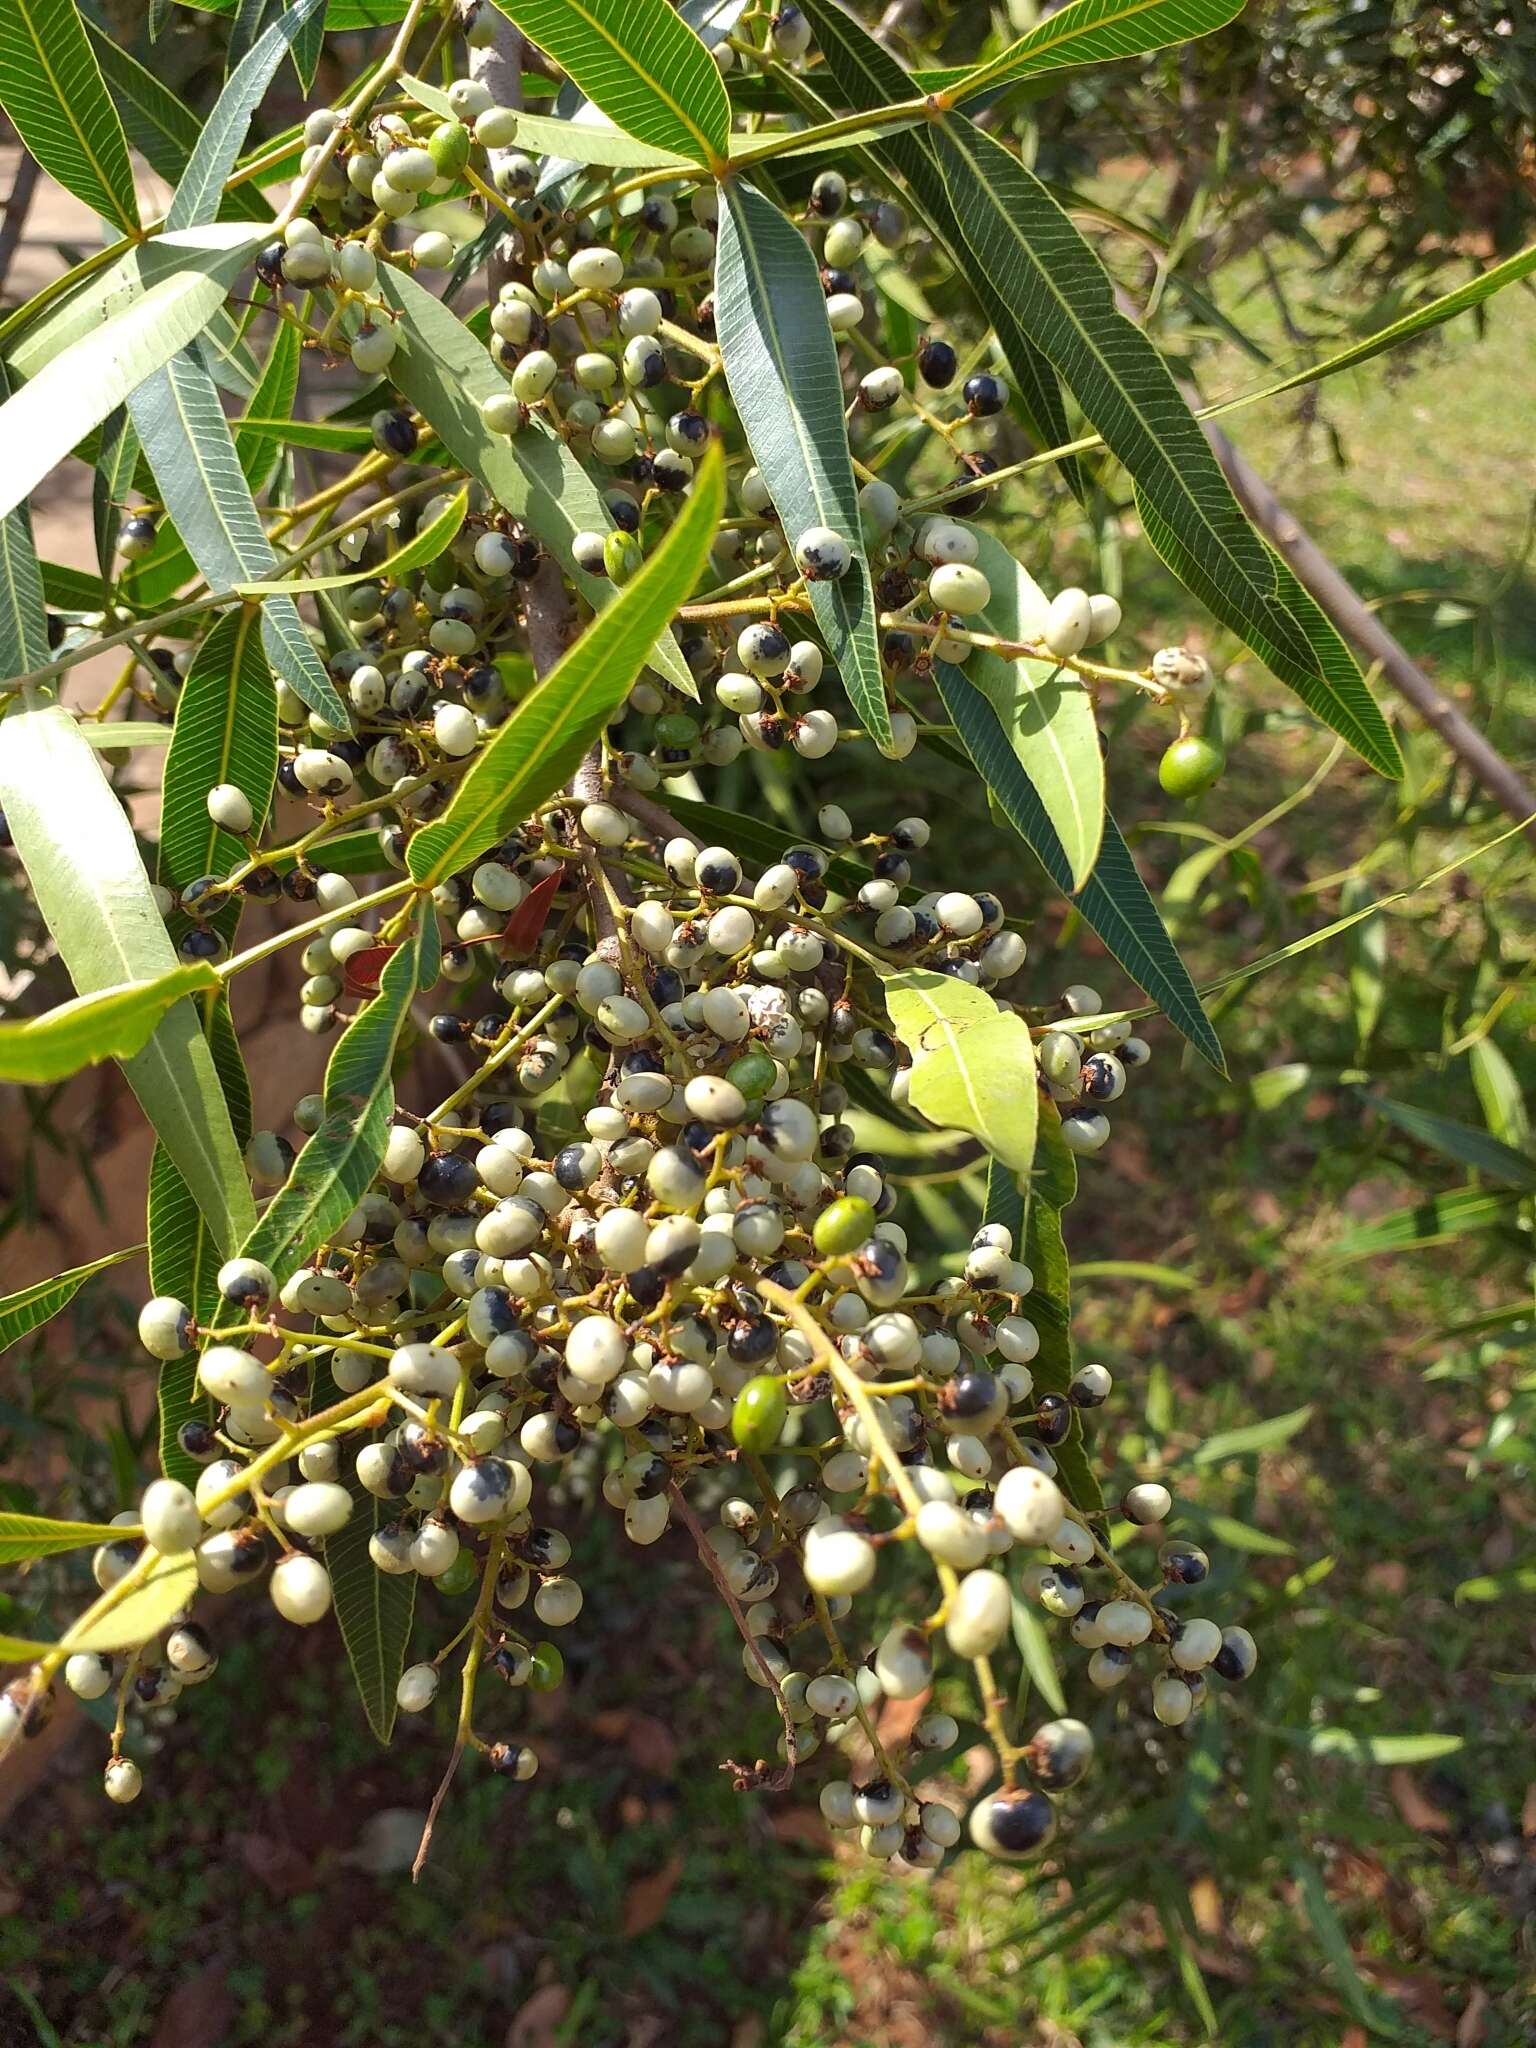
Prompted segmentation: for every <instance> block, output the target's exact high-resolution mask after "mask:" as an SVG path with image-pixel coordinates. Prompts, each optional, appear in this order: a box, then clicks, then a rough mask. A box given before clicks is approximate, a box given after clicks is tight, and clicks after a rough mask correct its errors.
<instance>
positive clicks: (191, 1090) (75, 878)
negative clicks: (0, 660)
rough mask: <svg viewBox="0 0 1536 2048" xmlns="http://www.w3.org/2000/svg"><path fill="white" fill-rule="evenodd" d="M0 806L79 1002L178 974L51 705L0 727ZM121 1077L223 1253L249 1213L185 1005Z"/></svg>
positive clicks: (123, 832)
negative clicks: (103, 991) (125, 985)
mask: <svg viewBox="0 0 1536 2048" xmlns="http://www.w3.org/2000/svg"><path fill="white" fill-rule="evenodd" d="M0 804H3V806H4V810H5V815H6V821H7V823H8V824H9V825H10V827H11V830H12V833H13V834H14V836H15V841H16V847H17V850H18V852H19V853H20V855H21V858H22V862H23V864H24V865H25V867H26V870H27V876H28V879H29V880H30V882H31V884H32V890H33V894H34V896H35V898H36V900H37V905H38V909H39V910H40V911H41V913H42V916H43V919H44V921H45V923H46V924H47V926H48V929H49V930H50V931H51V932H52V934H53V936H54V939H55V940H56V942H57V944H58V948H59V952H60V955H61V956H62V958H63V961H64V965H65V966H66V968H67V969H68V970H69V975H70V979H71V980H72V981H73V982H74V984H75V987H76V988H77V989H79V990H80V992H81V993H82V994H83V995H93V994H95V993H96V992H97V991H98V990H101V989H115V988H119V987H120V986H121V985H122V984H123V983H124V982H128V981H155V980H160V979H161V977H164V976H170V975H176V976H178V978H179V976H180V974H181V973H182V972H185V971H186V970H184V969H183V968H182V965H181V963H180V962H179V961H178V960H177V958H176V953H175V950H174V948H173V947H172V945H171V941H170V938H169V936H168V934H167V932H166V928H165V920H164V919H163V918H162V917H161V915H160V912H159V910H158V908H157V907H156V904H155V899H154V897H153V896H152V895H151V894H150V887H149V877H148V876H147V875H146V874H145V872H144V864H143V862H142V861H141V860H140V858H139V850H138V847H137V845H136V844H135V843H134V836H133V828H132V826H131V825H130V824H129V822H128V819H127V818H126V816H125V815H124V813H123V808H122V805H121V804H120V803H119V802H118V799H117V797H116V796H115V795H114V794H113V792H112V790H111V788H110V787H109V786H108V784H107V782H106V780H105V778H104V776H103V775H102V772H101V768H100V766H99V764H98V762H97V760H96V756H95V754H94V753H93V751H92V749H91V748H90V746H89V745H88V744H87V742H86V741H85V740H84V739H83V738H82V737H81V734H80V728H79V726H78V725H77V724H76V723H75V721H74V719H73V718H71V717H70V715H69V713H68V712H67V711H65V710H63V709H62V708H61V707H60V706H59V705H57V704H50V703H46V702H41V701H40V702H38V703H36V704H28V705H25V706H24V707H22V708H21V709H19V710H16V711H13V712H11V713H10V715H9V716H8V717H7V718H6V720H5V723H4V726H3V728H0ZM123 1071H124V1072H125V1073H126V1075H127V1076H128V1080H129V1082H130V1084H131V1086H132V1088H133V1091H134V1093H135V1094H136V1095H137V1096H138V1098H139V1102H140V1104H141V1106H142V1107H143V1110H144V1113H145V1115H146V1116H147V1117H148V1118H149V1120H150V1122H151V1123H152V1124H153V1125H154V1127H155V1129H156V1131H157V1132H158V1133H159V1136H160V1138H161V1141H162V1142H163V1143H164V1145H165V1147H166V1149H167V1151H168V1152H169V1153H170V1154H171V1156H172V1158H173V1159H174V1160H175V1162H176V1164H177V1167H178V1168H179V1169H180V1171H181V1172H182V1174H183V1175H184V1176H185V1178H186V1181H187V1184H188V1186H189V1187H190V1188H191V1189H192V1191H193V1193H194V1194H195V1196H196V1198H197V1201H198V1205H199V1207H200V1208H201V1209H202V1211H203V1213H204V1215H205V1216H206V1217H207V1218H208V1223H209V1228H210V1229H211V1230H212V1232H213V1234H214V1236H215V1238H216V1239H217V1241H218V1242H219V1244H220V1245H221V1246H223V1247H225V1248H226V1249H233V1247H234V1246H235V1245H236V1244H238V1243H239V1242H240V1240H241V1238H242V1237H244V1236H245V1234H246V1232H247V1231H248V1230H249V1228H250V1226H251V1223H252V1221H253V1220H254V1215H255V1211H254V1207H253V1204H252V1202H251V1192H250V1187H249V1184H248V1183H247V1180H246V1174H245V1166H244V1163H243V1161H242V1160H241V1157H240V1152H239V1148H238V1147H237V1145H236V1143H235V1137H234V1132H233V1130H232V1129H231V1127H230V1121H229V1112H228V1110H227V1109H226V1108H225V1106H224V1098H223V1095H222V1094H221V1092H220V1089H219V1085H218V1079H217V1076H216V1075H215V1072H214V1068H213V1061H212V1058H211V1056H210V1055H209V1052H208V1048H207V1045H206V1044H205V1043H204V1041H203V1037H202V1033H201V1031H200V1030H199V1028H198V1018H197V1012H196V1010H195V1008H194V1007H193V1005H192V1004H191V1003H190V1002H176V1003H173V1004H172V1006H171V1008H170V1009H169V1010H167V1011H166V1013H165V1014H164V1016H163V1017H161V1019H160V1021H159V1024H158V1026H157V1027H156V1029H155V1032H154V1035H153V1037H151V1038H150V1040H149V1042H148V1044H147V1045H145V1046H144V1049H143V1050H142V1051H141V1052H138V1053H136V1054H134V1055H133V1056H132V1057H131V1058H129V1059H127V1060H126V1061H125V1062H124V1068H123Z"/></svg>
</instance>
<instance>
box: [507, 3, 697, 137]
mask: <svg viewBox="0 0 1536 2048" xmlns="http://www.w3.org/2000/svg"><path fill="white" fill-rule="evenodd" d="M495 4H496V5H497V6H498V7H499V8H500V9H501V11H502V13H503V14H505V15H508V16H509V17H510V18H511V19H512V20H513V21H515V22H516V23H517V25H518V27H519V28H520V29H521V30H522V31H523V34H524V35H525V36H527V38H528V40H529V41H530V42H533V43H537V44H538V46H539V48H540V49H541V50H542V51H544V53H545V55H546V56H549V57H553V58H554V60H555V62H556V63H557V64H558V65H559V66H560V68H561V70H562V71H564V72H566V73H567V74H568V76H569V77H570V78H572V79H573V80H574V81H575V83H576V84H577V85H578V86H580V88H581V90H582V91H583V92H584V93H585V94H586V96H587V98H588V99H589V100H591V102H592V103H593V105H594V106H597V107H601V108H602V110H603V112H604V113H605V114H606V115H607V116H608V118H609V120H610V121H612V122H613V123H614V125H615V126H616V127H619V128H622V129H623V130H624V132H625V134H627V135H634V136H637V137H638V138H639V140H640V141H642V142H650V143H653V144H655V146H656V147H657V148H658V149H665V150H675V151H676V152H677V153H678V155H680V156H683V157H686V158H688V159H690V160H691V161H692V162H694V163H699V164H704V165H707V166H710V167H711V168H712V167H713V166H714V165H716V164H717V163H719V162H721V161H722V160H723V159H724V157H725V154H726V149H727V146H728V142H729V137H730V132H731V103H730V101H729V100H728V99H727V98H726V92H725V85H724V82H723V81H722V79H721V77H720V72H719V69H718V67H717V66H716V64H715V60H714V59H713V57H711V56H710V54H709V52H708V50H706V49H705V47H704V45H703V43H701V42H700V40H699V38H698V37H697V36H696V35H695V34H694V32H693V30H692V29H691V28H689V26H688V24H687V23H686V22H685V21H683V20H681V19H680V17H679V16H678V15H677V14H676V13H675V12H674V11H673V9H672V8H671V7H669V6H668V5H667V4H666V0H495Z"/></svg>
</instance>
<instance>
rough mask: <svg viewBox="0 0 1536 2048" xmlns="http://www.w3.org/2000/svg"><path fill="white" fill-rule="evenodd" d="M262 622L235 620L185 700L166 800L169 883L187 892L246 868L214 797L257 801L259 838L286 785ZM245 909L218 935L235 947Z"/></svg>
mask: <svg viewBox="0 0 1536 2048" xmlns="http://www.w3.org/2000/svg"><path fill="white" fill-rule="evenodd" d="M257 616H258V615H257V613H256V612H255V610H254V609H252V608H250V607H247V606H244V605H242V606H241V607H240V608H239V609H238V610H236V611H230V612H225V613H224V615H223V616H222V617H221V618H220V619H219V621H218V623H217V624H216V625H215V626H214V628H213V631H212V632H211V633H209V634H208V636H207V638H206V639H205V640H204V641H203V644H202V646H201V647H199V648H198V650H197V653H196V654H195V655H194V656H193V659H192V666H191V668H190V670H189V671H188V672H187V678H186V681H185V682H184V683H183V684H182V689H181V695H180V696H179V697H178V698H177V700H176V724H175V727H174V730H173V732H172V735H171V747H170V752H169V753H168V754H167V756H166V761H165V776H164V781H163V783H162V786H161V800H160V817H161V825H160V880H161V882H162V883H163V884H164V885H165V887H166V888H168V889H173V890H178V889H184V888H185V887H186V885H187V884H188V883H189V882H192V881H195V880H196V879H197V878H198V877H199V876H201V875H227V874H229V873H231V872H232V870H233V869H235V868H236V867H238V866H239V865H240V863H241V862H242V861H243V860H244V859H245V847H244V844H243V842H242V841H241V840H240V839H238V838H237V837H236V836H235V834H234V833H232V832H226V831H225V830H224V828H223V827H222V826H220V825H216V824H215V823H214V822H213V820H212V818H210V817H209V815H208V805H207V796H208V792H209V790H211V789H214V788H217V786H218V785H219V784H220V783H226V782H228V783H233V784H234V786H235V787H236V788H237V789H239V790H241V791H242V792H243V793H244V795H245V796H246V797H247V798H248V799H249V801H250V806H251V809H252V811H253V812H254V814H255V819H256V825H255V830H256V831H257V832H258V833H259V832H260V830H261V825H262V821H263V820H264V819H265V817H266V815H267V809H268V806H269V805H270V804H271V801H272V788H273V784H274V783H275V782H276V780H277V696H276V693H275V691H274V690H273V688H272V677H271V673H270V671H269V670H268V668H267V664H266V661H265V660H264V658H263V656H262V652H261V644H260V634H259V631H258V629H257ZM239 914H240V906H239V902H238V900H236V901H235V902H234V903H231V904H230V905H229V906H228V907H227V908H226V909H225V910H222V911H220V912H219V914H218V916H217V917H216V918H215V919H214V925H215V928H216V929H217V931H218V932H219V934H220V936H221V937H223V938H224V939H225V940H226V942H228V941H229V940H231V939H232V938H233V935H234V928H235V925H236V923H237V922H238V921H239Z"/></svg>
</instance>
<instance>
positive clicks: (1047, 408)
mask: <svg viewBox="0 0 1536 2048" xmlns="http://www.w3.org/2000/svg"><path fill="white" fill-rule="evenodd" d="M805 11H806V12H807V14H809V16H810V18H811V20H812V22H813V23H814V25H815V29H816V40H817V43H818V44H819V46H820V48H821V50H822V52H823V54H824V55H825V57H826V59H827V68H828V70H829V71H830V73H831V75H832V77H833V78H834V79H836V81H837V83H838V85H839V87H840V88H841V90H842V92H843V94H844V96H845V97H846V98H847V99H848V101H849V102H850V103H851V104H852V105H853V106H855V107H883V106H896V105H899V104H900V103H901V102H902V101H903V100H908V99H910V98H911V97H912V95H913V93H914V92H916V91H917V90H918V87H917V83H916V80H915V79H914V78H913V77H912V76H911V75H910V74H909V73H908V72H905V71H903V70H902V68H901V66H900V65H899V64H898V63H897V62H896V59H895V58H894V57H893V56H892V55H891V53H890V52H889V50H887V49H885V48H883V47H882V45H881V44H879V43H877V42H876V41H875V39H874V37H873V36H871V35H869V34H868V33H867V32H866V31H865V30H864V29H863V28H862V27H861V26H860V25H859V23H858V22H856V21H855V20H854V19H853V18H852V16H851V15H849V14H847V13H845V12H844V10H843V9H842V8H841V7H839V6H837V5H836V4H835V0H806V10H805ZM794 90H795V93H796V97H797V98H798V97H802V96H804V97H805V98H806V99H812V98H814V95H811V94H809V93H807V92H806V91H805V88H804V85H803V82H802V81H800V80H796V82H795V87H794ZM817 104H818V105H820V104H821V103H820V102H817ZM870 154H871V156H872V157H874V159H875V160H876V162H877V163H879V164H881V165H883V166H885V167H886V168H887V169H888V170H890V171H892V172H894V173H895V174H896V175H898V176H899V177H900V178H902V179H903V180H904V181H905V183H906V185H907V188H908V190H909V192H910V194H911V196H912V199H913V202H914V203H915V205H916V206H917V207H918V209H919V211H920V212H921V213H922V215H923V217H924V219H925V220H926V221H927V222H928V225H929V226H930V227H931V228H932V230H933V232H934V233H935V235H937V236H938V238H939V240H940V241H941V242H942V243H943V244H944V245H945V247H946V248H947V249H948V251H949V254H950V257H951V259H952V260H953V262H954V265H955V269H956V271H957V273H958V274H959V275H960V276H961V277H963V278H964V279H965V280H966V281H967V283H968V284H969V285H970V286H971V288H972V290H973V291H974V292H975V294H976V297H977V300H978V302H979V304H980V306H981V309H982V311H983V312H984V313H985V314H986V316H987V318H988V320H989V321H990V322H991V323H992V329H993V332H994V333H995V334H996V336H997V340H998V346H999V347H1000V348H1001V349H1002V351H1003V355H1004V357H1005V358H1006V360H1007V364H1008V370H1009V375H1010V378H1011V380H1012V383H1013V403H1014V410H1015V411H1016V412H1017V413H1018V414H1019V416H1020V418H1021V420H1022V421H1023V424H1024V426H1025V429H1026V431H1027V432H1028V434H1029V436H1030V438H1031V440H1033V441H1035V442H1037V443H1038V444H1039V445H1040V446H1041V447H1044V448H1059V447H1061V446H1063V444H1064V443H1065V442H1067V441H1068V440H1070V439H1071V436H1070V434H1069V432H1068V430H1067V413H1066V407H1065V406H1064V404H1063V403H1062V397H1061V387H1060V385H1059V384H1058V383H1057V381H1056V372H1055V370H1054V369H1053V368H1052V367H1051V365H1050V363H1049V362H1048V361H1047V360H1046V358H1045V357H1044V355H1042V354H1041V352H1040V350H1039V348H1038V347H1037V346H1036V344H1035V341H1034V339H1033V338H1032V337H1031V336H1030V335H1028V334H1026V332H1025V331H1024V329H1023V327H1022V326H1021V325H1020V323H1019V321H1018V319H1017V318H1016V317H1015V314H1014V310H1013V306H1012V304H1011V302H1010V300H1009V299H1008V298H1007V296H1006V295H1005V294H1004V293H1002V292H1000V291H999V290H998V289H997V286H996V283H995V281H994V280H993V279H992V278H990V277H989V276H988V275H987V274H986V273H985V272H984V271H982V270H981V269H980V268H979V267H978V266H977V265H976V264H974V263H973V262H972V261H971V259H970V256H969V254H968V253H967V250H966V244H965V237H964V235H963V234H962V233H961V230H960V224H959V222H958V221H957V220H956V218H955V214H954V209H953V207H952V206H951V204H950V200H949V194H948V193H947V192H946V190H945V187H944V180H943V178H942V177H941V176H940V174H939V166H938V163H937V161H936V159H935V155H934V146H933V143H932V140H931V138H930V136H929V135H928V134H923V135H911V134H902V135H892V136H890V137H888V138H887V140H886V141H885V142H883V143H881V144H879V145H877V146H876V147H873V148H872V149H871V151H870ZM1061 473H1062V475H1063V477H1065V479H1066V481H1067V483H1068V484H1069V485H1070V486H1071V488H1072V489H1073V490H1074V491H1076V492H1077V494H1078V495H1079V496H1081V495H1082V492H1083V488H1084V486H1083V480H1082V476H1081V472H1080V469H1079V465H1078V464H1077V462H1076V461H1075V460H1074V459H1072V458H1071V457H1067V458H1064V459H1063V461H1062V463H1061Z"/></svg>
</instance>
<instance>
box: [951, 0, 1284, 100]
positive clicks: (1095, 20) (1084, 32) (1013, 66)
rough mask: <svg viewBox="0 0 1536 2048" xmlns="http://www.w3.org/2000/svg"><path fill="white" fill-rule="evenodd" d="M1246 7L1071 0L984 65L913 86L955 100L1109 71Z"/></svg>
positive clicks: (1206, 30) (1212, 1)
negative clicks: (1096, 69) (1068, 73)
mask: <svg viewBox="0 0 1536 2048" xmlns="http://www.w3.org/2000/svg"><path fill="white" fill-rule="evenodd" d="M1244 5H1245V0H1071V5H1070V6H1067V7H1061V8H1058V9H1057V10H1056V12H1055V13H1054V14H1049V15H1047V16H1046V18H1045V20H1044V21H1038V22H1036V24H1035V26H1034V27H1033V28H1032V29H1030V30H1029V32H1028V33H1027V34H1026V35H1022V36H1020V37H1019V39H1018V41H1017V42H1014V43H1010V44H1009V45H1008V47H1007V49H1006V50H1002V51H999V53H998V54H997V56H995V57H991V58H989V59H988V60H987V62H986V63H984V64H976V65H973V66H971V67H969V68H966V67H963V66H957V67H954V68H952V69H949V70H940V71H922V72H919V73H918V74H917V77H916V79H914V81H913V82H914V84H915V85H917V86H918V87H919V88H920V89H921V90H922V91H923V92H943V93H948V94H949V95H950V97H951V98H953V99H956V100H967V99H969V98H970V97H971V96H972V94H974V93H978V92H985V91H988V90H990V89H991V88H992V87H994V86H999V85H1004V84H1012V83H1013V82H1015V81H1016V80H1018V79H1020V78H1035V77H1038V76H1039V74H1040V73H1041V72H1043V71H1059V70H1061V69H1062V68H1063V67H1064V66H1066V65H1069V64H1109V63H1113V62H1114V60H1115V59H1116V58H1119V57H1139V56H1140V55H1141V54H1142V52H1143V51H1145V50H1165V49H1167V48H1168V46H1169V45H1170V44H1171V43H1187V42H1191V41H1193V39H1194V38H1195V37H1196V36H1208V35H1209V34H1210V33H1211V31H1212V30H1213V29H1218V28H1225V26H1226V24H1227V23H1228V22H1229V21H1234V20H1235V19H1236V18H1237V16H1238V15H1239V14H1241V13H1242V11H1243V7H1244Z"/></svg>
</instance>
